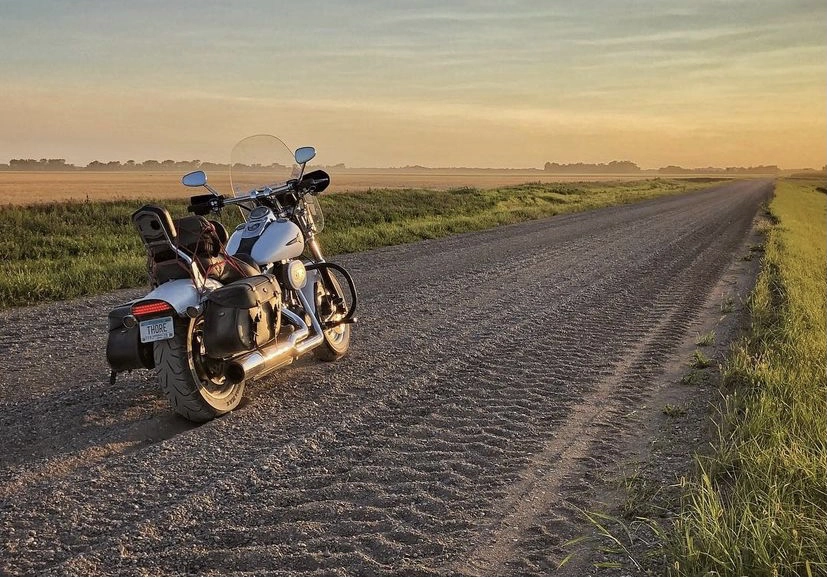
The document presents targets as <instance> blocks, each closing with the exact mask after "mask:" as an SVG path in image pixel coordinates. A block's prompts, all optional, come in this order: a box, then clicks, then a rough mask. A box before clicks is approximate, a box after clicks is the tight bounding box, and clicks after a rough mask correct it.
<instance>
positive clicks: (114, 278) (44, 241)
mask: <svg viewBox="0 0 827 579" xmlns="http://www.w3.org/2000/svg"><path fill="white" fill-rule="evenodd" d="M704 186H708V184H705V183H699V182H693V181H686V180H668V179H653V180H647V181H634V182H625V183H605V182H602V183H569V184H559V183H545V184H540V183H532V184H526V185H519V186H514V187H503V188H498V189H487V190H481V189H475V188H460V189H453V190H449V191H433V190H427V189H404V190H388V189H380V190H368V191H362V192H355V193H347V194H345V193H342V194H333V195H326V196H323V197H322V199H321V203H322V207H323V208H324V212H325V221H326V229H325V231H324V232H323V233H322V244H323V247H324V248H325V250H326V253H327V254H329V255H334V254H337V253H346V252H353V251H362V250H366V249H371V248H374V247H381V246H386V245H394V244H399V243H408V242H412V241H418V240H421V239H428V238H435V237H442V236H445V235H450V234H453V233H460V232H465V231H474V230H479V229H486V228H489V227H494V226H497V225H504V224H507V223H516V222H518V221H526V220H529V219H538V218H541V217H548V216H551V215H556V214H559V213H572V212H575V211H585V210H588V209H594V208H597V207H604V206H608V205H618V204H623V203H633V202H636V201H641V200H644V199H649V198H653V197H658V196H661V195H668V194H675V193H680V192H683V191H687V190H690V189H698V188H701V187H704ZM147 201H148V200H142V201H108V202H63V203H46V204H38V205H30V206H3V207H0V308H8V307H12V306H19V305H26V304H34V303H39V302H41V301H44V300H59V299H67V298H73V297H79V296H84V295H93V294H97V293H102V292H106V291H111V290H115V289H119V288H127V287H135V286H140V285H143V284H144V283H145V280H146V272H145V264H146V258H145V256H144V252H143V248H142V247H141V243H140V240H139V239H138V236H137V234H136V232H135V231H134V229H133V228H132V225H131V223H130V220H129V216H130V215H131V213H132V212H133V211H134V210H135V209H136V208H138V207H139V206H140V205H142V204H143V203H144V202H147ZM159 203H160V204H162V205H164V206H165V207H167V208H168V209H169V211H170V213H171V214H172V215H173V216H180V215H184V214H185V213H186V201H184V200H180V201H169V200H166V201H161V202H159ZM222 221H224V223H225V224H226V225H228V227H231V226H234V225H235V223H237V212H236V211H226V212H224V216H223V217H222Z"/></svg>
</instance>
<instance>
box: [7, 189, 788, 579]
mask: <svg viewBox="0 0 827 579" xmlns="http://www.w3.org/2000/svg"><path fill="white" fill-rule="evenodd" d="M771 190H772V185H771V183H769V182H759V181H748V182H740V183H732V184H727V185H722V186H718V187H714V188H711V189H708V190H705V191H701V192H694V193H690V194H685V195H681V196H676V197H669V198H663V199H659V200H654V201H649V202H645V203H640V204H636V205H632V206H625V207H615V208H608V209H602V210H597V211H592V212H588V213H581V214H576V215H569V216H561V217H555V218H551V219H545V220H541V221H534V222H529V223H524V224H519V225H515V226H509V227H503V228H500V229H496V230H491V231H485V232H480V233H472V234H465V235H459V236H455V237H451V238H447V239H441V240H434V241H425V242H421V243H416V244H411V245H405V246H400V247H393V248H386V249H380V250H376V251H371V252H366V253H361V254H353V255H347V256H342V257H341V258H340V260H339V261H340V262H341V263H343V264H344V265H346V266H347V267H349V268H350V269H351V271H352V272H353V275H354V278H355V279H356V281H357V284H358V285H359V289H360V295H361V296H362V298H363V301H362V307H361V310H360V312H359V317H360V324H359V326H358V327H356V328H355V329H354V341H353V346H352V350H351V354H350V355H349V356H348V357H347V358H345V359H343V360H341V361H339V362H335V363H332V364H323V363H317V362H314V361H312V360H307V361H301V362H299V363H298V364H296V365H294V366H292V367H289V368H287V369H284V370H282V371H279V372H277V373H276V374H275V375H271V376H268V377H267V378H264V379H262V380H259V381H258V382H255V383H253V384H252V385H251V386H250V387H248V389H247V394H246V400H245V402H244V404H243V406H242V407H241V408H239V409H238V410H237V411H235V412H233V413H232V414H230V415H227V416H224V417H221V418H219V419H217V420H214V421H213V422H211V423H208V424H205V425H203V426H200V427H193V426H192V425H190V424H188V423H187V422H186V421H184V420H183V419H179V418H177V417H176V416H174V415H173V414H172V413H171V411H170V410H169V408H168V406H167V403H166V401H165V399H164V398H163V396H162V394H161V393H160V390H159V388H158V387H157V385H156V383H155V378H154V375H153V374H152V373H151V372H148V371H146V372H144V371H141V372H133V373H131V374H126V375H122V376H121V377H120V378H119V380H118V382H117V384H115V385H114V386H110V385H109V383H108V382H107V378H108V373H107V368H106V364H105V360H104V354H103V352H104V344H105V337H104V331H105V317H106V313H107V312H108V311H109V309H110V307H111V306H113V305H115V304H117V303H120V302H122V301H124V300H126V299H129V298H131V297H133V296H135V295H137V293H138V292H136V291H135V290H127V291H122V292H117V293H115V294H109V295H106V296H100V297H96V298H88V299H80V300H74V301H70V302H63V303H58V304H50V305H46V306H39V307H33V308H21V309H16V310H9V311H5V312H0V443H1V444H2V455H0V466H2V471H0V574H28V575H31V574H50V575H55V574H56V575H63V574H92V575H109V574H128V575H141V574H151V575H159V574H160V575H163V574H196V575H210V574H220V575H234V574H266V575H281V574H289V575H305V574H324V575H336V574H350V575H365V574H368V575H386V574H406V575H417V574H440V575H445V574H447V575H452V574H475V575H476V574H485V575H501V574H535V573H542V574H548V573H552V572H554V571H555V569H556V563H557V562H559V560H560V559H561V558H562V557H564V556H565V554H566V548H565V547H564V545H563V543H564V542H565V541H566V540H567V539H570V538H572V537H573V536H576V534H577V533H578V532H579V527H578V524H579V523H577V522H576V520H575V519H576V517H575V512H576V509H577V508H578V507H580V508H583V507H587V506H588V500H589V499H588V497H589V496H590V495H589V493H590V492H591V491H590V486H589V485H590V483H589V473H592V472H594V471H598V470H600V469H603V468H608V467H609V466H610V465H611V464H613V463H614V462H615V461H617V460H618V457H620V456H622V455H623V453H624V448H625V447H626V446H627V445H629V444H630V438H634V435H635V430H634V428H632V427H631V426H629V425H632V424H634V421H631V420H628V419H627V417H628V416H630V415H631V414H633V413H634V410H635V409H639V408H642V407H644V406H645V403H646V400H647V397H648V396H650V395H651V394H652V392H653V390H654V388H655V386H654V384H655V383H656V381H657V377H658V375H659V373H661V372H662V371H663V368H664V367H665V365H667V364H668V363H669V358H670V356H672V355H674V351H675V348H676V345H677V344H678V342H679V341H680V340H681V339H682V338H683V337H684V335H685V334H686V333H687V330H688V328H689V324H690V322H691V320H692V318H693V316H694V315H695V314H696V313H697V312H698V310H699V308H700V307H701V304H703V302H704V301H705V300H706V299H707V297H708V296H709V294H710V292H711V291H712V289H713V287H714V286H715V284H716V283H717V282H718V281H719V279H720V278H721V276H722V274H723V272H724V270H725V269H726V267H727V265H728V264H730V263H731V262H732V260H733V254H734V252H736V250H737V248H739V247H740V246H741V245H742V244H743V242H744V240H745V239H746V236H747V234H748V232H749V231H750V228H751V224H752V220H753V218H754V217H755V215H756V213H757V211H758V209H759V206H760V203H761V202H762V201H764V200H766V199H767V198H768V196H769V194H770V192H771ZM653 412H655V410H653Z"/></svg>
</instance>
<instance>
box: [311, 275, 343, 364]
mask: <svg viewBox="0 0 827 579" xmlns="http://www.w3.org/2000/svg"><path fill="white" fill-rule="evenodd" d="M330 279H331V281H332V282H333V286H334V292H335V293H336V295H338V296H339V297H340V298H342V300H343V302H342V304H340V305H339V306H338V307H333V306H331V305H328V306H325V300H327V299H329V293H328V292H327V291H326V290H325V287H324V284H323V283H316V292H315V293H316V311H322V310H324V308H325V307H328V308H329V309H330V311H329V312H324V313H323V314H322V321H336V320H340V319H342V318H343V317H344V316H345V314H346V313H347V310H348V304H347V303H346V302H345V301H344V300H345V296H344V293H343V292H342V286H341V285H340V284H339V282H338V280H337V279H336V278H335V277H333V275H332V274H331V276H330ZM348 348H350V324H339V325H338V326H336V327H335V328H331V329H329V330H325V332H324V342H322V343H321V344H320V345H319V346H318V347H317V348H316V349H315V350H313V353H314V354H315V356H316V358H317V359H319V360H322V361H323V362H335V361H336V360H338V359H339V358H341V357H342V356H344V355H345V354H347V351H348Z"/></svg>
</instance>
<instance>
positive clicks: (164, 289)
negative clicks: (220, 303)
mask: <svg viewBox="0 0 827 579" xmlns="http://www.w3.org/2000/svg"><path fill="white" fill-rule="evenodd" d="M221 285H222V284H221V283H219V282H217V281H215V280H214V279H207V282H206V288H207V290H209V291H212V290H215V289H218V288H220V287H221ZM201 295H202V294H201V292H200V291H198V288H196V287H195V284H194V283H193V282H192V280H191V279H174V280H171V281H168V282H166V283H162V284H161V285H159V286H158V287H156V288H155V289H154V290H152V291H151V292H149V293H148V294H146V296H144V297H143V298H142V299H141V300H138V301H143V300H163V301H165V302H167V303H168V304H169V305H171V306H172V307H173V308H174V309H175V311H176V312H178V315H179V316H183V315H185V314H186V312H187V308H188V307H190V306H195V307H198V306H199V305H200V304H201V299H202V298H201Z"/></svg>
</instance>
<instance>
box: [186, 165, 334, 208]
mask: <svg viewBox="0 0 827 579" xmlns="http://www.w3.org/2000/svg"><path fill="white" fill-rule="evenodd" d="M329 183H330V176H329V175H328V174H327V173H325V172H324V171H313V172H312V173H308V174H307V175H305V176H304V178H303V179H302V180H301V181H297V180H296V179H290V180H289V181H287V182H286V183H284V184H283V185H277V186H275V187H269V186H268V187H262V188H261V189H256V190H254V191H250V192H249V193H248V194H247V195H242V196H240V197H225V196H224V195H218V194H216V193H213V194H211V195H194V196H192V197H190V204H189V205H188V206H187V211H189V212H190V213H195V214H196V215H207V214H208V213H210V212H216V211H220V210H221V209H222V208H223V207H226V206H227V205H239V204H241V203H244V202H246V201H255V200H257V199H260V198H262V197H270V196H276V195H281V194H283V193H290V192H295V193H297V194H298V195H299V196H303V195H304V194H306V193H317V194H318V193H321V192H322V191H324V190H325V189H326V188H327V186H328V184H329Z"/></svg>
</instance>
